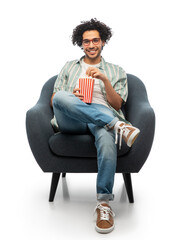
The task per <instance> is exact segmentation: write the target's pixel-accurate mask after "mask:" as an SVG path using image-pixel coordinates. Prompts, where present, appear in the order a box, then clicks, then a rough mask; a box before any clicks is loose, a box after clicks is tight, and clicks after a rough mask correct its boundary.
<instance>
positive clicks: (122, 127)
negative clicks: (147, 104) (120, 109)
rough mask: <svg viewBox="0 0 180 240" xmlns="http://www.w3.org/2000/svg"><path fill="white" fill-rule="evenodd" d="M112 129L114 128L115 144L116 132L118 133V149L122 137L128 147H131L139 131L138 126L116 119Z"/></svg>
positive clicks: (116, 140)
mask: <svg viewBox="0 0 180 240" xmlns="http://www.w3.org/2000/svg"><path fill="white" fill-rule="evenodd" d="M114 129H115V144H117V142H118V134H119V135H120V139H119V148H120V149H121V143H122V138H123V139H124V141H125V142H126V144H127V145H128V147H131V146H132V145H133V143H134V142H135V140H136V138H137V137H138V135H139V133H140V130H139V129H138V128H136V127H133V126H132V125H129V124H126V123H124V122H120V121H118V122H117V123H116V124H115V126H114Z"/></svg>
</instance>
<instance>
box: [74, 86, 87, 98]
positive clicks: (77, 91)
mask: <svg viewBox="0 0 180 240" xmlns="http://www.w3.org/2000/svg"><path fill="white" fill-rule="evenodd" d="M80 90H81V89H80V88H75V89H74V90H73V94H74V95H75V96H76V97H78V98H79V99H80V100H83V98H84V95H83V94H80Z"/></svg>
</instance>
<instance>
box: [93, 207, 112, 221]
mask: <svg viewBox="0 0 180 240" xmlns="http://www.w3.org/2000/svg"><path fill="white" fill-rule="evenodd" d="M96 209H99V210H100V220H109V214H110V215H111V216H112V217H114V216H115V214H114V212H113V211H112V210H111V208H109V207H105V206H102V205H101V204H99V205H97V206H96V208H95V210H94V212H95V211H96Z"/></svg>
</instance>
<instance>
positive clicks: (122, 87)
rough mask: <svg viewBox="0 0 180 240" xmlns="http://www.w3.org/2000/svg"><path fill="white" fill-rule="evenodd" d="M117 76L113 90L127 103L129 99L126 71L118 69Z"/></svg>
mask: <svg viewBox="0 0 180 240" xmlns="http://www.w3.org/2000/svg"><path fill="white" fill-rule="evenodd" d="M116 74H117V75H116V82H115V83H114V85H113V88H114V90H115V91H116V92H117V93H118V94H119V95H120V96H121V98H122V99H123V102H124V103H125V102H126V101H127V97H128V85H127V75H126V72H125V71H124V69H122V68H121V67H119V66H118V67H117V72H116Z"/></svg>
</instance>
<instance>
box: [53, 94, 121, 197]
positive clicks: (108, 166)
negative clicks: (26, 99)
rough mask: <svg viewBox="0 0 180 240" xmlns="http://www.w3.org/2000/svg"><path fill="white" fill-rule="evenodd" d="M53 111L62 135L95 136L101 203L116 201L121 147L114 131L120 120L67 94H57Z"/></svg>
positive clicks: (104, 107) (107, 109) (106, 109)
mask: <svg viewBox="0 0 180 240" xmlns="http://www.w3.org/2000/svg"><path fill="white" fill-rule="evenodd" d="M53 110H54V114H55V117H56V120H57V123H58V125H59V128H60V131H61V132H63V133H77V134H84V133H87V132H88V129H89V130H90V132H91V133H92V134H93V135H94V137H95V146H96V149H97V160H98V175H97V182H96V190H97V199H98V200H113V199H114V194H112V189H113V185H114V175H115V172H116V162H117V147H116V144H115V139H114V138H115V134H114V130H112V127H113V126H114V125H115V123H116V122H117V121H118V120H119V119H118V118H117V117H115V116H114V114H113V112H112V111H111V110H110V109H109V108H107V107H106V106H104V105H101V104H95V103H92V104H86V103H84V102H82V101H81V100H80V99H79V98H77V97H76V96H75V95H74V94H72V93H69V92H66V91H59V92H57V93H56V94H55V96H54V98H53Z"/></svg>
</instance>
